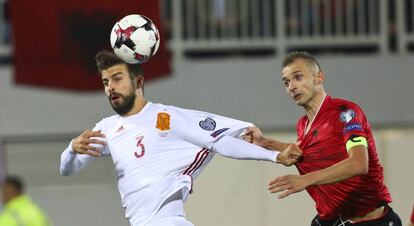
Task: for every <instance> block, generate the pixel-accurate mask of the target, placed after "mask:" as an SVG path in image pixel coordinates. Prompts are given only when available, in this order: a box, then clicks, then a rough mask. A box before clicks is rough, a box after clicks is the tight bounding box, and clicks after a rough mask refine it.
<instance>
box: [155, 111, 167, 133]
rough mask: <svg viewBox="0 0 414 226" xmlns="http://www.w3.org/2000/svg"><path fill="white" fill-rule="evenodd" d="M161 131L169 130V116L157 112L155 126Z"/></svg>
mask: <svg viewBox="0 0 414 226" xmlns="http://www.w3.org/2000/svg"><path fill="white" fill-rule="evenodd" d="M155 127H156V128H157V129H159V130H161V131H165V130H169V129H170V115H169V114H168V113H166V112H159V113H158V115H157V125H156V126H155Z"/></svg>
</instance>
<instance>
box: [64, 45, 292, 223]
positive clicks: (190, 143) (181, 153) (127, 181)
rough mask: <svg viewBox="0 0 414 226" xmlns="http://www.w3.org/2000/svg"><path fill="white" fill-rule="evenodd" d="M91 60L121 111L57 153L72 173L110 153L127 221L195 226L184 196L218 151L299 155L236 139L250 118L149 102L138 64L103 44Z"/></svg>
mask: <svg viewBox="0 0 414 226" xmlns="http://www.w3.org/2000/svg"><path fill="white" fill-rule="evenodd" d="M96 60H97V65H98V68H99V71H100V72H101V76H102V81H103V83H104V86H105V92H106V94H107V96H108V97H109V101H110V103H111V105H112V107H113V108H114V110H115V111H116V112H117V113H118V114H117V115H114V116H111V117H108V118H105V119H103V120H101V121H100V122H99V123H97V124H96V126H95V128H94V129H93V130H88V131H85V132H84V133H82V134H81V135H80V136H79V137H77V138H75V139H74V140H72V142H71V144H70V145H69V147H68V148H67V149H66V150H65V151H64V152H63V153H62V156H61V167H60V171H61V174H62V175H73V174H75V173H77V172H78V171H79V170H81V169H82V168H83V167H84V166H86V165H87V164H88V163H89V162H91V161H92V160H94V159H96V158H97V157H100V156H110V157H111V158H112V160H113V163H114V166H115V170H116V177H117V183H118V189H119V192H120V194H121V199H122V204H123V206H124V208H125V216H126V218H127V219H128V220H129V221H130V223H131V225H132V226H149V225H151V226H152V225H154V226H155V225H157V226H187V225H188V226H190V225H193V224H192V223H190V222H189V221H187V220H186V219H185V217H184V211H183V202H184V201H185V200H186V198H187V196H188V194H189V192H190V191H191V189H192V181H193V180H194V179H195V178H196V177H197V176H198V175H199V173H200V172H201V171H202V170H203V168H204V167H205V166H206V165H207V164H208V162H209V161H210V160H211V159H212V157H213V156H214V154H215V153H218V154H221V155H223V156H226V157H230V158H236V159H255V160H265V161H273V162H276V161H279V162H281V163H283V164H285V165H291V164H294V163H295V162H296V159H297V157H298V156H299V155H300V152H299V151H298V150H295V149H289V150H288V151H284V152H282V153H280V154H279V152H274V151H269V150H266V149H264V148H261V147H259V146H256V145H253V144H250V143H247V142H245V141H242V140H240V139H237V138H238V137H239V136H240V135H241V134H242V133H243V131H244V129H245V128H247V127H249V126H252V124H250V123H247V122H243V121H239V120H235V119H230V118H226V117H223V116H219V115H215V114H211V113H206V112H201V111H194V110H187V109H182V108H177V107H174V106H168V105H163V104H155V103H152V102H148V101H147V100H146V99H145V98H144V96H143V92H142V86H143V78H142V76H141V73H140V71H139V69H136V68H137V67H139V66H138V65H128V64H125V63H123V62H122V61H120V60H119V59H118V58H117V57H116V56H115V55H114V54H113V53H110V52H106V51H103V52H100V53H98V55H97V57H96ZM134 68H135V69H134ZM131 75H132V76H131ZM134 75H135V76H134Z"/></svg>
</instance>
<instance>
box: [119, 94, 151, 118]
mask: <svg viewBox="0 0 414 226" xmlns="http://www.w3.org/2000/svg"><path fill="white" fill-rule="evenodd" d="M147 103H148V101H147V100H146V99H145V98H137V99H136V100H135V104H134V107H133V108H132V109H131V111H129V112H128V113H126V114H125V115H122V116H124V117H126V116H131V115H135V114H138V113H139V112H140V111H141V110H142V109H143V108H144V107H145V105H146V104H147Z"/></svg>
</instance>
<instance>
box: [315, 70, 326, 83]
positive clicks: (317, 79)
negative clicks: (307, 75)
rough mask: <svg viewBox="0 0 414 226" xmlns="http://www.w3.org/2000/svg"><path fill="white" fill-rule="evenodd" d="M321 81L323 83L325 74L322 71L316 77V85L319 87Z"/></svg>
mask: <svg viewBox="0 0 414 226" xmlns="http://www.w3.org/2000/svg"><path fill="white" fill-rule="evenodd" d="M323 81H325V73H323V71H322V70H320V71H319V72H318V74H317V75H316V84H318V85H320V84H322V83H323Z"/></svg>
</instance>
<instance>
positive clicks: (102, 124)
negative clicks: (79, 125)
mask: <svg viewBox="0 0 414 226" xmlns="http://www.w3.org/2000/svg"><path fill="white" fill-rule="evenodd" d="M119 117H120V116H119V115H112V116H108V117H105V118H103V119H101V121H99V122H98V123H96V127H98V128H99V129H101V130H106V129H108V128H109V127H110V126H111V125H114V124H115V123H116V122H117V121H118V120H119Z"/></svg>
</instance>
